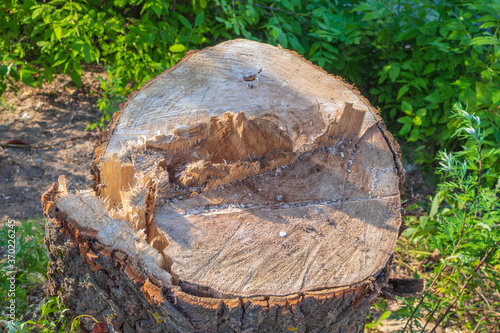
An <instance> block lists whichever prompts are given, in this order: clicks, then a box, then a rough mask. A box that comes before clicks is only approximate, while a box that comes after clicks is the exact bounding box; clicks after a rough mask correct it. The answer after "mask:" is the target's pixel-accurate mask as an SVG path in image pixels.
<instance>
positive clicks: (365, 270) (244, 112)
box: [45, 40, 404, 331]
mask: <svg viewBox="0 0 500 333" xmlns="http://www.w3.org/2000/svg"><path fill="white" fill-rule="evenodd" d="M96 154H97V157H96V160H95V162H94V166H93V174H94V177H95V186H94V190H95V191H81V192H79V193H77V194H70V193H68V192H67V189H66V186H65V184H64V179H63V178H61V179H60V182H59V186H58V192H57V194H55V192H53V193H52V194H51V197H50V200H49V199H46V200H45V202H46V203H45V205H46V207H47V208H46V212H49V211H50V209H49V208H48V207H57V210H58V212H64V215H63V217H64V218H62V219H63V220H64V219H66V220H67V221H71V222H70V224H71V225H72V226H73V227H72V228H76V229H78V230H80V232H81V233H83V234H84V235H86V236H85V237H91V238H93V239H95V241H97V242H99V243H100V244H102V245H103V246H106V247H109V248H110V249H113V250H116V251H121V252H123V253H126V254H127V255H128V256H133V257H134V258H136V259H137V260H138V261H140V262H141V265H143V266H144V269H145V270H146V271H147V272H149V273H148V274H151V277H154V279H155V281H160V282H159V284H160V285H159V286H158V287H159V288H160V290H162V288H164V289H165V288H166V289H165V290H167V291H165V292H166V293H176V294H175V295H171V297H173V298H176V297H180V296H178V295H180V294H178V293H182V294H183V295H184V296H183V297H184V299H186V297H187V298H189V297H191V296H194V297H201V298H210V299H218V300H224V299H226V300H230V299H243V298H252V299H253V300H254V301H255V302H258V301H259V297H263V299H262V300H264V301H265V302H268V300H269V299H270V297H287V299H295V300H296V302H299V299H301V300H302V301H303V300H304V299H303V297H304V295H305V293H317V294H314V295H316V296H314V297H319V296H318V295H321V294H322V293H324V295H332V290H341V289H342V288H348V289H346V290H353V291H354V292H355V294H356V295H357V293H359V292H360V291H361V290H364V291H363V292H366V293H367V295H365V297H366V299H367V301H366V302H373V301H374V299H373V297H372V294H373V292H371V294H370V292H367V291H366V289H365V288H366V286H367V284H370V283H373V281H375V279H376V278H377V277H379V276H381V274H382V275H383V272H385V271H387V269H388V267H389V265H390V258H391V256H392V253H393V251H394V247H395V244H396V240H397V237H398V231H399V227H400V223H401V214H400V208H401V203H400V195H401V189H402V183H403V178H404V175H403V169H402V167H401V162H400V152H399V146H398V145H397V143H396V142H395V141H394V139H393V138H392V136H391V134H390V133H389V132H388V131H387V130H386V128H385V126H384V124H383V122H382V120H381V118H380V117H379V115H378V113H377V111H376V110H375V109H374V108H373V107H372V106H371V105H370V104H369V102H368V101H367V100H366V99H365V98H363V97H362V96H361V95H360V94H359V92H357V91H356V90H355V89H354V88H353V87H351V86H350V85H348V84H346V83H345V82H343V81H342V80H341V79H340V78H337V77H334V76H332V75H328V74H327V73H325V72H324V71H323V70H321V69H320V68H318V67H316V66H314V65H312V64H311V63H309V62H307V61H305V60H304V59H302V58H301V57H299V56H298V55H297V54H296V53H294V52H290V51H287V50H284V49H281V48H276V47H273V46H270V45H265V44H260V43H257V42H252V41H247V40H234V41H229V42H225V43H222V44H219V45H217V46H215V47H212V48H207V49H205V50H202V51H200V52H193V53H191V54H188V55H187V56H186V57H185V58H184V59H183V60H182V61H181V62H180V63H179V64H178V65H176V66H174V67H173V68H171V69H169V70H167V71H165V72H164V73H163V74H161V75H160V76H158V77H157V78H155V79H154V80H151V81H150V82H148V83H147V84H146V85H145V86H144V87H142V89H141V90H140V91H139V92H136V93H133V94H132V95H131V96H130V97H129V100H128V101H127V102H126V103H125V104H124V105H122V110H121V111H120V112H119V113H118V114H117V115H116V116H115V119H114V123H113V125H112V126H111V128H110V130H109V132H108V134H107V136H106V137H105V142H104V144H103V145H102V146H101V147H100V148H99V149H98V150H97V152H96ZM46 198H49V197H48V196H47V197H46ZM49 215H50V214H49ZM59 220H61V217H60V218H59ZM70 229H71V228H70ZM87 257H88V256H87ZM87 262H93V261H92V260H91V259H89V260H87ZM94 265H96V264H95V263H94ZM94 268H95V266H94ZM384 274H385V273H384ZM377 281H378V280H377ZM384 281H385V280H384ZM384 281H382V280H380V281H379V282H377V283H379V284H381V285H382V284H383V283H385V282H384ZM157 284H158V283H157ZM143 288H144V287H143ZM338 288H340V289H338ZM168 290H170V291H168ZM368 294H369V295H368ZM188 295H191V296H188ZM336 295H338V293H337V294H336ZM335 297H337V296H335ZM335 297H334V298H335ZM360 297H361V296H360ZM181 298H182V297H181ZM368 299H369V300H368ZM198 301H199V299H198ZM198 301H197V302H198ZM201 303H203V302H201ZM201 303H200V304H201ZM226 303H227V302H226ZM226 303H224V304H226ZM178 304H183V303H182V302H181V301H179V303H178ZM218 304H219V303H218ZM346 304H347V305H348V303H346ZM349 304H350V303H349ZM367 304H368V303H367ZM370 304H371V303H370ZM347 305H346V306H347ZM179 306H181V305H179ZM198 306H201V305H199V304H198ZM267 306H269V304H268V305H267ZM202 307H203V306H202ZM368 308H369V306H368ZM205 310H206V311H208V310H207V308H205ZM205 310H204V311H205ZM365 310H366V309H365ZM183 311H185V313H188V312H189V311H190V310H187V309H186V308H183ZM214 311H215V310H214ZM217 311H219V310H217ZM193 316H194V317H196V316H195V315H193ZM362 316H363V314H360V316H359V317H360V318H361V317H362ZM188 317H189V316H188ZM360 318H357V319H356V320H358V321H359V320H360ZM263 321H264V319H263ZM346 323H347V322H346ZM219 324H220V323H219ZM219 324H218V325H219ZM351 324H352V323H351ZM351 324H349V325H351ZM203 325H208V324H206V323H205V324H203ZM325 325H326V324H325ZM328 325H329V324H328ZM328 325H326V326H325V327H327V326H328ZM346 325H347V324H346ZM352 325H353V324H352ZM194 327H196V325H195V326H194ZM204 327H205V326H204ZM206 327H209V326H206ZM269 327H271V326H269ZM339 327H340V326H339ZM342 327H344V326H342ZM345 327H351V326H345ZM198 328H199V327H198ZM313 331H314V330H313Z"/></svg>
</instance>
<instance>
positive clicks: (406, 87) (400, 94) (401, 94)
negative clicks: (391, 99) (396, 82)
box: [396, 84, 410, 99]
mask: <svg viewBox="0 0 500 333" xmlns="http://www.w3.org/2000/svg"><path fill="white" fill-rule="evenodd" d="M409 88H410V87H409V86H408V85H407V84H405V85H404V86H402V87H401V88H399V92H398V97H397V98H396V99H400V98H401V97H403V96H404V95H405V94H406V92H407V91H408V89H409Z"/></svg>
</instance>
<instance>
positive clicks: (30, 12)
mask: <svg viewBox="0 0 500 333" xmlns="http://www.w3.org/2000/svg"><path fill="white" fill-rule="evenodd" d="M0 13H2V15H0V31H1V32H2V34H0V95H1V93H2V92H3V91H4V90H5V89H8V88H11V89H14V90H15V89H16V82H18V81H22V82H23V83H24V84H27V85H31V86H35V85H36V84H38V85H41V84H42V82H43V81H44V80H47V81H49V82H50V81H51V80H52V79H53V75H54V74H55V73H64V74H68V75H70V76H71V78H72V80H73V81H74V82H75V83H76V84H77V85H80V84H81V75H82V71H83V70H84V68H85V65H88V64H91V65H105V66H108V65H109V66H113V69H114V76H113V80H115V81H114V82H115V83H114V84H113V86H114V87H115V88H116V89H115V88H108V91H113V94H114V95H126V94H127V93H128V92H130V91H131V90H137V89H138V88H139V87H140V86H141V85H142V84H144V83H145V82H147V81H148V80H149V79H151V78H153V77H155V76H156V75H158V74H159V73H161V72H162V71H164V70H165V69H167V68H169V67H171V66H173V65H174V64H176V63H177V62H178V61H179V60H180V59H181V58H182V57H183V56H184V54H185V53H186V51H188V50H191V49H200V48H203V47H206V46H210V45H215V44H217V43H219V42H222V41H224V40H229V39H234V38H247V39H251V40H256V41H261V42H265V43H270V44H273V45H278V44H280V45H281V46H282V47H284V48H288V49H292V50H295V51H296V52H297V53H299V54H300V55H302V56H304V57H306V58H307V59H309V60H310V61H312V62H313V63H315V64H317V65H319V66H321V67H323V68H324V69H325V70H327V71H328V72H330V73H334V74H336V75H340V76H342V77H343V78H345V79H346V80H348V81H349V82H351V83H354V84H356V86H357V87H358V88H359V89H360V90H361V92H362V93H363V94H364V95H365V96H367V97H369V100H370V101H372V104H374V105H375V106H378V107H380V109H381V112H382V115H383V117H384V120H385V122H386V123H387V124H388V127H389V129H390V130H391V131H392V132H393V133H396V134H397V139H398V140H399V141H400V142H405V141H407V142H408V144H409V146H410V147H411V150H412V152H413V154H412V155H413V156H414V162H416V163H420V164H432V163H433V162H434V158H435V154H436V152H437V151H438V150H441V149H443V148H446V149H448V150H450V151H454V150H456V149H459V148H460V147H459V145H457V141H456V140H454V138H453V137H452V134H453V131H454V129H455V128H456V125H457V124H456V121H458V119H456V118H450V116H451V113H450V110H451V104H452V103H453V101H455V100H458V101H460V102H462V103H467V104H468V107H469V109H470V110H472V111H473V112H475V113H476V114H477V115H478V116H480V117H481V119H482V122H481V128H482V129H484V133H485V140H484V142H483V149H484V150H486V149H490V148H494V147H495V145H498V144H499V143H500V117H499V116H498V110H499V109H498V106H499V104H500V74H499V73H500V71H499V69H500V62H499V61H498V58H499V56H500V39H499V35H498V32H499V29H500V0H488V1H484V0H467V1H466V0H447V1H435V0H405V1H401V0H353V1H346V0H335V1H325V0H306V1H301V0H279V1H275V0H260V1H258V2H257V1H254V0H249V1H228V0H216V1H206V0H193V1H192V0H189V1H188V0H180V1H179V0H165V1H163V0H162V1H160V0H153V1H144V0H112V1H107V2H106V4H105V5H103V3H102V1H99V0H90V1H83V0H74V1H65V0H52V1H44V2H39V1H33V0H6V1H3V2H2V3H1V4H0ZM107 99H112V95H110V96H106V97H104V98H103V101H106V100H107ZM101 110H102V111H103V113H104V119H107V118H108V115H109V112H110V110H109V109H108V108H107V107H105V106H103V107H102V108H101ZM99 125H100V126H103V125H104V124H103V123H100V124H99ZM498 162H499V160H498V158H496V159H495V158H493V157H492V156H490V158H483V167H484V168H485V169H488V168H492V169H494V170H495V171H496V172H500V163H498Z"/></svg>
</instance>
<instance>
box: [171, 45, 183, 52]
mask: <svg viewBox="0 0 500 333" xmlns="http://www.w3.org/2000/svg"><path fill="white" fill-rule="evenodd" d="M168 49H169V51H170V52H176V53H177V52H183V51H184V50H185V49H186V47H185V46H184V45H182V44H174V45H172V46H170V47H169V48H168Z"/></svg>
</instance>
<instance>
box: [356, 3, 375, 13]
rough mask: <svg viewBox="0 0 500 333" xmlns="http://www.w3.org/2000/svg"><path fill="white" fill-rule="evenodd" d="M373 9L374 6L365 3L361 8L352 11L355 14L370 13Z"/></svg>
mask: <svg viewBox="0 0 500 333" xmlns="http://www.w3.org/2000/svg"><path fill="white" fill-rule="evenodd" d="M372 8H373V5H371V4H369V3H366V2H365V3H363V4H361V5H359V6H357V7H356V8H354V9H353V10H352V11H353V12H363V11H365V12H366V11H368V10H371V9H372Z"/></svg>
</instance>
